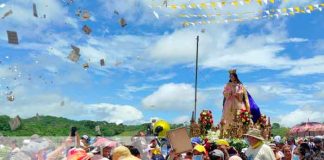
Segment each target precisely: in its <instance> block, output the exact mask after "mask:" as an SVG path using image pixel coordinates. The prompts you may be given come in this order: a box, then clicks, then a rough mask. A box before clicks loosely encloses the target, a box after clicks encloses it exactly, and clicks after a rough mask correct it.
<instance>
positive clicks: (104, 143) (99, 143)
mask: <svg viewBox="0 0 324 160" xmlns="http://www.w3.org/2000/svg"><path fill="white" fill-rule="evenodd" d="M92 145H93V146H94V147H111V148H115V147H117V142H116V141H112V140H109V139H107V138H104V137H98V138H97V140H96V142H95V143H93V144H92Z"/></svg>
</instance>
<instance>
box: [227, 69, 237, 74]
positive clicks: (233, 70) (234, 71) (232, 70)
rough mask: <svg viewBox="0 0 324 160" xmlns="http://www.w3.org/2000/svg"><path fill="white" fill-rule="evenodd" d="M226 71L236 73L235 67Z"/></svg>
mask: <svg viewBox="0 0 324 160" xmlns="http://www.w3.org/2000/svg"><path fill="white" fill-rule="evenodd" d="M228 73H230V74H234V73H236V69H231V70H229V71H228Z"/></svg>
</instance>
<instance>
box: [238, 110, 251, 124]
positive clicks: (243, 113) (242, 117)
mask: <svg viewBox="0 0 324 160" xmlns="http://www.w3.org/2000/svg"><path fill="white" fill-rule="evenodd" d="M236 118H237V119H238V120H239V122H242V123H243V125H246V126H248V125H250V124H251V123H252V115H251V113H250V112H249V111H247V110H246V109H240V110H238V111H237V117H236Z"/></svg>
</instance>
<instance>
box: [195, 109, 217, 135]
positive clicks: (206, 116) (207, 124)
mask: <svg viewBox="0 0 324 160" xmlns="http://www.w3.org/2000/svg"><path fill="white" fill-rule="evenodd" d="M198 123H199V124H200V126H201V127H202V128H203V129H204V130H206V131H208V130H210V129H211V127H212V126H213V123H214V120H213V115H212V112H211V111H210V110H203V111H202V112H201V113H200V117H199V119H198Z"/></svg>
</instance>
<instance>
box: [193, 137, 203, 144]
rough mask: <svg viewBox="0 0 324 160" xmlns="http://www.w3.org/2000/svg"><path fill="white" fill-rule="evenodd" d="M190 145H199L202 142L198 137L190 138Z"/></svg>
mask: <svg viewBox="0 0 324 160" xmlns="http://www.w3.org/2000/svg"><path fill="white" fill-rule="evenodd" d="M191 143H196V144H201V143H202V141H201V139H200V138H199V137H192V138H191Z"/></svg>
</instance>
